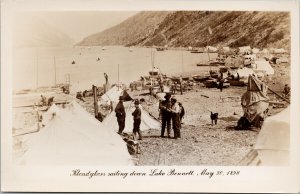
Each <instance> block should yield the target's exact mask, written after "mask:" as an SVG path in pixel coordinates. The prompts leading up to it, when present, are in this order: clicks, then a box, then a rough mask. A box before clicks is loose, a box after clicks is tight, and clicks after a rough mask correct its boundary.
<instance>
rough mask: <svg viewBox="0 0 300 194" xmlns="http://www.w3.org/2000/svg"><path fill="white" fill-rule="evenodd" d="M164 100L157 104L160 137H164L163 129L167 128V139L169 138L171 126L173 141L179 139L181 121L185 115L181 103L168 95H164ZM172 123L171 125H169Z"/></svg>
mask: <svg viewBox="0 0 300 194" xmlns="http://www.w3.org/2000/svg"><path fill="white" fill-rule="evenodd" d="M164 98H165V100H163V101H161V102H160V104H159V110H160V114H161V120H162V126H161V137H162V138H164V137H165V129H166V127H167V137H168V138H171V124H172V128H173V131H174V139H177V138H181V133H180V129H181V121H182V118H183V116H184V114H185V111H184V108H183V106H182V104H181V103H178V102H177V100H176V98H175V97H172V95H171V94H170V93H166V95H165V97H164ZM171 122H172V123H171Z"/></svg>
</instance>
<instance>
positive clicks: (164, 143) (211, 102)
mask: <svg viewBox="0 0 300 194" xmlns="http://www.w3.org/2000/svg"><path fill="white" fill-rule="evenodd" d="M273 67H274V69H275V75H273V76H272V77H270V78H267V79H266V80H265V81H266V82H267V83H268V85H269V87H270V88H272V89H273V90H275V91H278V92H280V91H282V89H283V86H284V84H285V83H290V67H289V65H288V64H282V65H275V66H273ZM245 91H246V87H229V88H226V89H224V90H223V92H220V91H219V90H218V89H216V88H210V89H209V88H205V87H203V86H202V84H197V85H195V86H194V88H193V89H192V90H191V91H188V92H186V93H184V94H183V95H180V94H179V93H178V94H177V95H175V96H176V98H177V100H178V101H179V102H182V104H183V106H184V107H185V110H186V116H185V118H184V120H183V122H184V124H183V125H182V129H181V134H182V138H180V139H177V140H175V139H168V138H160V130H149V131H145V132H143V140H141V141H140V147H141V154H138V155H135V156H133V157H135V158H137V159H138V160H136V161H137V165H141V166H143V165H238V164H239V162H240V161H241V160H242V159H243V157H244V156H245V155H246V154H247V153H248V152H249V151H250V150H251V149H252V148H253V146H254V144H255V142H256V137H257V135H258V133H259V131H258V130H247V131H237V130H235V129H234V126H236V123H237V120H238V119H239V118H240V116H241V115H242V114H243V111H242V108H241V105H240V99H241V95H242V94H243V93H244V92H245ZM136 94H137V93H135V95H136ZM271 97H272V98H274V96H271ZM148 98H149V97H148V96H145V100H146V102H147V103H144V104H143V107H144V108H145V109H146V110H148V112H150V113H151V114H152V115H153V116H154V117H156V118H158V107H157V106H158V104H157V101H155V100H154V99H153V100H152V103H150V102H149V101H148V100H149V99H148ZM79 103H80V104H81V105H82V106H83V107H84V108H85V109H86V110H87V111H88V112H90V113H91V114H93V112H94V110H93V98H92V97H88V98H85V102H79ZM280 110H282V109H281V108H272V107H271V109H270V112H269V114H270V115H272V114H274V113H276V112H279V111H280ZM210 111H212V112H218V113H219V120H218V124H217V125H211V121H210ZM35 117H36V114H35V113H28V114H27V116H26V118H25V120H28V121H29V120H36V119H37V118H35ZM15 121H16V120H15ZM29 125H32V123H30V122H29V124H28V126H29ZM24 128H26V126H24ZM172 136H173V134H172ZM15 140H16V141H15ZM20 140H22V139H20ZM14 141H15V142H14V143H15V145H14V148H15V149H14V150H18V142H19V139H15V138H14ZM19 154H20V152H18V153H16V155H19Z"/></svg>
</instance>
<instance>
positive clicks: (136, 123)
mask: <svg viewBox="0 0 300 194" xmlns="http://www.w3.org/2000/svg"><path fill="white" fill-rule="evenodd" d="M139 104H140V102H139V100H135V101H134V106H135V110H134V111H133V112H132V116H133V131H132V132H133V139H134V140H137V134H138V135H139V140H142V133H141V130H140V125H141V116H142V111H141V109H140V107H139ZM115 113H116V117H117V121H118V125H119V131H118V133H119V134H120V135H121V134H122V133H123V130H124V128H125V119H126V112H125V108H124V105H123V97H122V96H120V97H119V102H118V104H117V106H116V108H115Z"/></svg>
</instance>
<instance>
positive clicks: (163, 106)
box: [159, 93, 172, 138]
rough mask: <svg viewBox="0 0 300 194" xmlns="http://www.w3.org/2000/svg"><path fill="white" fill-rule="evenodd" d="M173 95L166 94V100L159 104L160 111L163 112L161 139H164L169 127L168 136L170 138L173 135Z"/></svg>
mask: <svg viewBox="0 0 300 194" xmlns="http://www.w3.org/2000/svg"><path fill="white" fill-rule="evenodd" d="M170 98H171V94H170V93H166V95H165V100H163V101H161V102H160V104H159V109H160V111H161V121H162V124H161V137H164V134H165V129H166V127H167V135H168V137H169V138H170V137H171V136H170V133H171V116H172V114H171V101H170Z"/></svg>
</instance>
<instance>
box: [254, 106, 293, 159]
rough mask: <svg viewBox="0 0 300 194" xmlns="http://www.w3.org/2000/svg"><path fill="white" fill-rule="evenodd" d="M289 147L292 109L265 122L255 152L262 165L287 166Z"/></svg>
mask: <svg viewBox="0 0 300 194" xmlns="http://www.w3.org/2000/svg"><path fill="white" fill-rule="evenodd" d="M289 146H290V107H288V108H286V109H284V110H283V111H281V112H280V113H278V114H276V115H274V116H271V117H268V118H267V119H266V120H265V122H264V124H263V126H262V129H261V131H260V133H259V135H258V137H257V141H256V144H255V150H257V152H258V157H259V158H260V160H261V164H262V165H286V164H288V162H289Z"/></svg>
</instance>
